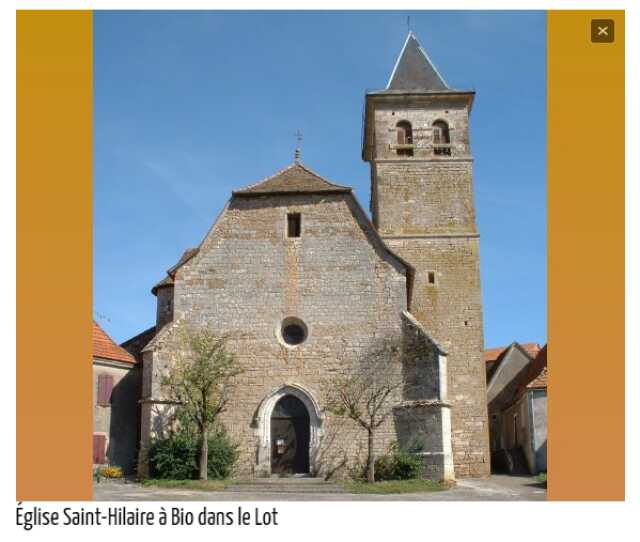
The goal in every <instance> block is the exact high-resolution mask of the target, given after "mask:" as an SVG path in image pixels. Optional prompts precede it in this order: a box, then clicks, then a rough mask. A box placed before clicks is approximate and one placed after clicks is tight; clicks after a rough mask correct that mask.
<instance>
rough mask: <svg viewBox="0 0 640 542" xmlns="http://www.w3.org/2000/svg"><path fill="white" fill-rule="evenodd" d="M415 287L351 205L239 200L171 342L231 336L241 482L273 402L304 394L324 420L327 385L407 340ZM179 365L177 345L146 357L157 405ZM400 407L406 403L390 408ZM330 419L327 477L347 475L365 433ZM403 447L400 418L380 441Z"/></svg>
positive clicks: (192, 287)
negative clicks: (190, 327)
mask: <svg viewBox="0 0 640 542" xmlns="http://www.w3.org/2000/svg"><path fill="white" fill-rule="evenodd" d="M288 212H299V213H301V215H302V235H301V237H300V238H287V237H286V215H287V213H288ZM405 281H406V279H405V269H404V266H403V265H402V264H400V263H399V261H398V260H397V259H396V258H394V257H393V256H391V255H389V253H388V252H387V251H386V250H385V249H384V248H383V246H382V245H381V243H379V242H378V241H377V239H376V237H375V234H374V232H373V231H372V228H371V225H370V223H369V221H368V220H367V219H366V217H365V216H364V213H363V212H362V211H361V210H360V209H359V207H358V206H357V205H356V203H355V200H354V199H353V198H352V196H350V195H343V194H341V195H322V196H318V195H298V196H262V197H258V198H256V197H253V198H234V199H232V201H231V202H230V205H229V207H228V209H227V210H226V212H225V213H224V214H223V216H222V217H221V219H220V220H219V222H218V223H217V225H216V226H215V228H214V229H213V230H212V232H210V234H209V235H208V237H207V238H206V239H205V240H204V241H203V243H202V245H201V247H200V251H199V253H198V254H197V255H196V256H195V257H194V258H193V259H191V260H190V261H189V262H187V263H186V264H185V265H184V266H183V267H181V268H180V269H179V270H178V272H177V274H176V277H175V294H174V315H175V320H174V324H169V326H167V328H165V329H166V330H168V331H167V333H165V335H167V334H170V331H171V329H172V327H173V326H174V325H175V322H179V321H185V322H190V323H192V324H196V325H203V324H207V325H210V326H212V327H213V329H214V330H215V331H216V332H217V333H220V334H228V335H229V336H230V342H229V349H230V350H231V351H233V352H234V353H235V354H236V356H237V358H238V360H239V362H240V364H241V365H242V367H243V368H244V373H242V374H241V375H239V376H238V377H237V379H236V386H237V387H236V390H235V392H234V394H233V397H232V399H231V402H230V404H229V406H228V409H227V411H226V412H225V413H224V415H223V416H222V422H223V423H224V425H225V426H226V428H227V430H228V431H229V433H230V434H231V437H232V438H233V439H234V440H235V441H236V442H238V443H239V444H240V445H241V451H242V456H241V464H240V471H239V472H240V473H241V474H252V473H254V472H255V466H256V454H257V441H258V439H257V435H256V425H255V417H256V414H257V411H258V409H259V407H260V404H261V402H262V401H263V399H264V398H265V397H266V396H268V395H269V394H270V393H271V392H272V391H274V390H275V389H278V388H280V387H282V386H283V385H285V384H292V385H293V384H294V385H296V386H299V387H301V388H303V389H304V390H306V391H307V392H308V393H309V394H310V395H311V396H312V397H313V398H314V399H315V400H316V401H317V402H318V404H319V405H320V408H321V409H322V408H323V406H324V405H323V382H325V381H326V379H327V378H328V377H330V376H331V375H332V374H335V372H336V371H337V370H338V369H340V368H342V367H344V366H345V365H349V364H351V365H352V366H355V364H357V363H360V362H361V361H362V359H366V355H367V352H368V351H370V350H371V349H373V348H375V345H376V341H378V340H379V339H380V338H382V337H386V336H399V335H400V334H401V332H402V331H401V316H400V315H401V312H402V311H403V310H405V309H406V284H405ZM287 317H297V318H300V319H301V320H303V321H304V323H305V324H306V325H307V327H308V338H307V340H306V341H305V342H304V343H303V344H301V345H299V346H297V347H295V348H291V347H287V346H285V345H284V344H283V343H282V342H281V340H280V339H279V329H280V325H281V322H282V320H283V319H284V318H287ZM174 354H175V351H174V346H172V343H171V340H170V338H167V339H166V340H165V341H160V343H159V344H158V346H157V348H156V349H155V351H154V352H153V356H151V357H150V356H149V355H145V371H146V378H147V380H148V381H149V380H150V382H146V383H145V392H146V393H148V394H149V395H148V396H151V397H152V398H153V399H161V398H162V390H161V389H160V386H159V380H160V375H161V374H162V371H163V370H164V369H165V368H166V367H167V366H168V365H169V364H170V363H171V360H172V357H173V355H174ZM151 358H152V359H151ZM151 364H152V367H151ZM401 399H402V398H401V396H400V394H398V397H394V398H393V401H392V403H394V404H396V403H398V402H400V401H401ZM151 410H153V409H152V407H148V408H147V413H150V411H151ZM323 416H324V420H323V422H322V431H323V436H322V448H321V450H320V453H319V457H318V460H319V461H318V463H319V470H320V472H328V471H332V470H334V469H337V470H338V471H339V472H341V473H343V474H344V473H345V472H346V469H347V467H348V466H353V464H354V462H355V460H356V458H359V459H360V460H363V459H364V452H365V451H366V434H365V433H364V432H363V431H362V430H361V429H360V428H358V427H357V426H356V425H355V424H354V423H353V422H351V421H349V420H345V419H341V418H334V417H332V416H330V415H328V414H326V413H323ZM143 427H144V428H146V429H149V430H151V429H152V428H153V427H154V423H153V421H151V420H147V421H145V422H144V423H143ZM395 440H396V429H395V426H394V419H393V416H390V417H389V418H388V420H387V422H386V423H385V425H384V426H382V427H381V428H380V430H379V438H378V439H377V444H378V450H377V451H378V453H383V452H385V451H386V450H387V449H388V446H389V445H390V444H391V442H393V441H395ZM341 466H342V468H340V467H341Z"/></svg>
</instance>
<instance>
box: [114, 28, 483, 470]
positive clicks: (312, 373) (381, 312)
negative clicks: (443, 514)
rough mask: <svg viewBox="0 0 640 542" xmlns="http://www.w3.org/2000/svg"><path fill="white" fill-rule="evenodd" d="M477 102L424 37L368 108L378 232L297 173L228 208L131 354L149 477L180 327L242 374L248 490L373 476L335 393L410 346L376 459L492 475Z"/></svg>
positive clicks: (361, 214)
mask: <svg viewBox="0 0 640 542" xmlns="http://www.w3.org/2000/svg"><path fill="white" fill-rule="evenodd" d="M473 97H474V93H473V92H467V91H459V90H453V89H451V88H449V86H448V85H447V84H446V82H445V81H444V79H443V78H442V76H441V75H440V74H439V73H438V71H437V70H436V68H435V67H434V66H433V64H432V63H431V61H430V60H429V57H428V56H427V54H426V52H425V51H424V50H423V49H422V47H421V46H420V44H419V43H418V40H417V38H416V37H415V36H414V35H413V34H412V33H410V34H409V36H408V37H407V39H406V41H405V44H404V47H403V49H402V51H401V53H400V56H399V57H398V61H397V63H396V66H395V68H394V70H393V73H392V75H391V77H390V80H389V84H388V85H387V88H385V89H384V90H381V91H377V92H370V93H367V94H366V97H365V104H366V106H365V119H364V141H363V149H362V157H363V159H364V160H366V161H368V162H369V163H370V164H371V215H372V220H370V219H369V217H368V216H367V214H366V213H365V211H364V210H363V209H362V207H361V206H360V204H359V202H358V201H357V200H356V197H355V195H354V194H353V192H352V190H351V189H350V188H349V187H348V186H343V185H338V184H335V183H333V182H331V181H329V180H327V179H325V178H323V177H322V176H321V175H319V174H317V173H315V172H313V171H312V170H310V169H309V168H308V167H306V166H305V165H303V164H302V163H301V162H300V160H299V156H297V157H296V160H295V161H294V163H293V164H291V165H289V166H288V167H286V168H284V169H283V170H281V171H280V172H278V173H276V174H275V175H273V176H271V177H268V178H266V179H264V180H262V181H260V182H257V183H255V184H252V185H250V186H247V187H245V188H240V189H238V190H235V191H234V192H233V193H232V194H231V198H230V199H229V201H228V202H227V204H226V206H225V207H224V209H223V210H222V212H221V213H220V215H219V216H218V218H217V220H216V221H215V223H214V224H213V225H212V227H211V229H210V230H209V231H208V232H207V234H206V235H205V237H204V239H203V240H202V242H201V243H200V244H199V245H198V246H197V247H196V248H193V249H189V250H187V251H185V253H184V254H183V256H182V258H181V259H180V261H179V262H178V263H177V264H176V265H174V266H173V267H171V268H170V269H169V270H168V271H167V275H166V277H165V278H164V279H163V280H162V281H161V282H159V283H158V284H157V285H156V286H154V288H153V290H152V292H153V293H154V294H155V295H156V296H157V315H156V326H155V328H152V330H147V331H146V332H144V333H143V334H141V335H140V336H139V337H138V338H134V339H131V340H130V341H127V343H125V347H128V349H130V350H131V351H134V354H136V355H137V356H138V357H139V359H142V362H143V377H142V380H143V384H142V400H141V417H142V422H141V442H140V460H139V467H138V469H139V474H140V475H141V476H145V475H148V461H147V455H146V453H147V450H148V448H149V445H150V443H151V442H152V440H153V439H154V438H158V437H161V436H162V435H163V434H164V433H165V432H166V430H167V427H166V424H167V415H168V413H169V412H170V409H171V408H172V407H171V405H170V404H168V403H167V401H166V397H164V396H163V390H162V386H161V378H162V375H163V373H164V372H165V371H166V370H167V369H168V368H169V367H170V366H171V363H172V360H174V359H175V356H176V353H177V351H178V349H179V345H178V342H177V335H178V331H177V330H178V329H179V328H180V327H181V326H188V327H198V326H207V327H209V328H210V329H212V330H214V331H215V332H216V333H217V334H220V335H223V334H224V335H226V336H228V337H229V342H228V349H229V350H230V351H231V352H233V353H234V354H235V356H236V358H237V360H238V362H239V364H240V365H241V367H242V369H243V372H242V374H240V375H239V376H237V377H236V382H235V386H234V389H233V395H232V397H231V398H230V401H229V404H228V406H227V408H226V410H225V412H223V414H222V415H221V420H220V421H221V422H222V423H223V424H224V426H225V428H226V430H227V432H228V433H229V434H230V436H231V438H232V439H233V440H234V441H235V442H237V443H238V444H239V445H240V450H241V457H240V464H239V474H242V475H249V476H268V475H271V474H287V473H290V474H302V473H308V474H311V475H327V474H329V473H332V474H334V475H336V476H344V475H346V474H347V472H348V469H349V468H351V467H352V466H353V465H355V464H357V463H358V462H361V461H362V460H363V458H364V455H363V454H365V453H366V440H367V435H366V432H364V431H363V430H362V428H360V427H359V426H358V425H357V424H356V423H355V422H352V421H351V420H348V419H346V418H343V417H337V416H334V415H332V414H331V413H330V412H329V411H328V409H327V408H326V402H325V396H324V393H323V386H324V385H325V384H326V382H327V380H328V379H329V380H330V378H331V377H332V375H335V374H338V373H340V372H343V371H345V370H351V371H357V370H358V368H359V367H363V363H364V364H366V360H367V356H370V355H371V352H373V351H374V350H375V349H376V345H377V344H378V343H379V341H380V340H382V339H388V338H389V339H393V340H398V341H399V342H400V343H401V344H402V345H403V359H402V378H403V379H404V383H405V385H403V386H402V387H400V388H398V389H397V390H396V391H395V392H394V395H393V397H391V399H390V401H388V405H387V407H386V408H388V409H389V416H388V417H387V418H386V420H385V422H384V424H383V425H382V426H381V427H380V428H379V430H378V432H377V438H376V443H375V444H376V452H377V453H379V454H380V453H385V452H386V451H388V450H389V447H390V446H391V445H392V444H396V443H397V444H398V445H400V446H402V447H404V448H407V449H410V451H412V453H416V454H419V455H420V456H421V458H422V462H423V465H424V476H425V477H430V478H438V479H454V478H455V477H464V476H483V475H487V474H488V473H489V450H488V424H487V406H486V388H485V375H484V365H483V336H482V305H481V295H480V278H479V275H480V271H479V249H478V242H479V240H478V233H477V229H476V223H475V211H474V202H473V188H472V171H471V166H472V157H471V152H470V148H469V125H468V119H469V114H470V111H471V106H472V103H473ZM127 345H128V346H127Z"/></svg>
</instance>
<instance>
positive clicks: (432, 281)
mask: <svg viewBox="0 0 640 542" xmlns="http://www.w3.org/2000/svg"><path fill="white" fill-rule="evenodd" d="M427 283H429V284H430V285H432V286H433V285H434V284H435V283H436V272H435V271H429V272H428V273H427Z"/></svg>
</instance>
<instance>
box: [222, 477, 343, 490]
mask: <svg viewBox="0 0 640 542" xmlns="http://www.w3.org/2000/svg"><path fill="white" fill-rule="evenodd" d="M227 491H230V492H236V493H344V492H345V490H344V489H343V488H342V487H340V486H339V485H337V484H334V483H331V482H325V481H324V480H323V479H322V478H310V477H306V478H293V477H292V478H256V479H255V480H241V481H238V482H236V483H235V484H232V485H230V486H229V487H228V488H227Z"/></svg>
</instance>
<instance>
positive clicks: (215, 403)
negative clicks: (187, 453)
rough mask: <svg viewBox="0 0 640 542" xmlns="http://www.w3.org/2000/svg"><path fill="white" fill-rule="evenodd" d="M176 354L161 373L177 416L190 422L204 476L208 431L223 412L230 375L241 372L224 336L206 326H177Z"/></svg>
mask: <svg viewBox="0 0 640 542" xmlns="http://www.w3.org/2000/svg"><path fill="white" fill-rule="evenodd" d="M177 333H178V341H179V345H180V348H179V354H178V356H177V359H176V360H175V361H174V363H173V364H172V365H171V367H170V368H169V370H168V372H167V373H166V374H165V375H164V376H163V377H162V380H161V385H162V388H163V390H164V392H165V394H166V397H167V399H168V400H169V401H171V402H174V403H176V405H177V407H176V408H177V410H178V413H177V418H178V419H184V420H188V421H190V422H191V423H193V424H194V426H195V428H196V432H197V434H198V437H199V442H200V457H199V460H198V467H199V471H200V472H199V477H200V479H201V480H206V479H207V470H208V469H207V464H208V456H209V453H208V447H209V438H208V436H209V432H210V430H211V429H212V427H213V425H214V423H215V421H216V419H217V417H218V416H219V415H220V414H221V413H222V412H224V410H225V408H226V407H227V404H228V402H229V396H230V393H231V390H232V389H233V384H234V377H235V376H237V375H238V374H240V373H241V372H242V370H241V368H240V367H239V366H238V363H237V361H236V359H235V356H234V355H233V354H232V353H229V352H227V350H226V344H227V338H226V337H224V336H222V337H220V336H216V335H215V334H214V333H213V332H212V331H211V330H209V329H208V328H199V329H188V328H187V327H185V326H183V327H180V328H178V330H177Z"/></svg>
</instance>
